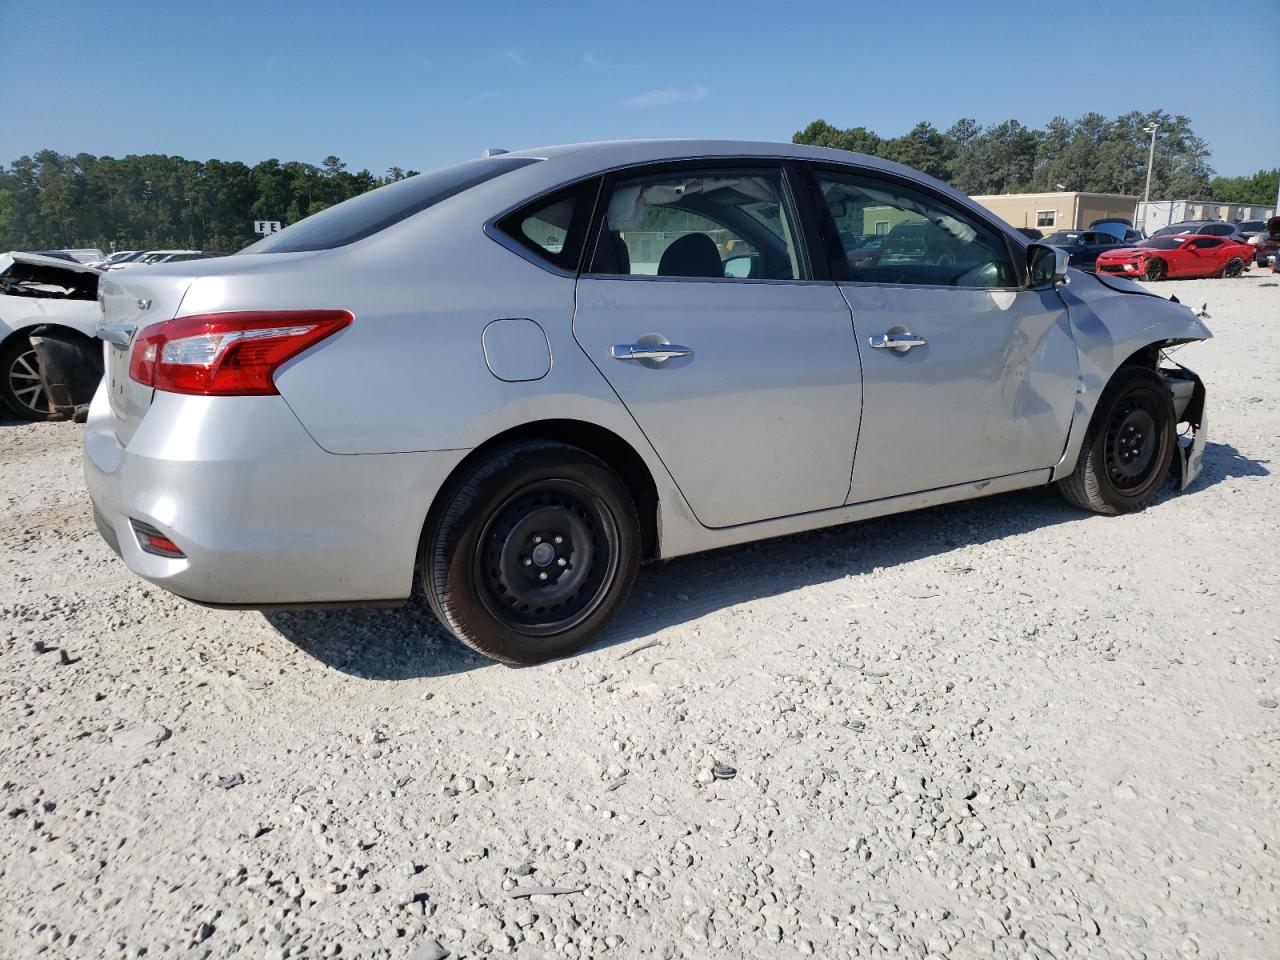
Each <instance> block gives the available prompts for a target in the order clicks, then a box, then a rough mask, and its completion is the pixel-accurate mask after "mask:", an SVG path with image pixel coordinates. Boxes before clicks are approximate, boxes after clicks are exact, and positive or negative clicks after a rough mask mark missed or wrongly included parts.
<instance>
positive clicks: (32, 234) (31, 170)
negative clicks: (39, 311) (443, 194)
mask: <svg viewBox="0 0 1280 960" xmlns="http://www.w3.org/2000/svg"><path fill="white" fill-rule="evenodd" d="M416 172H417V171H414V170H402V169H401V168H399V167H392V168H391V169H390V170H388V171H387V172H386V174H384V175H383V176H380V177H377V176H374V175H373V174H371V173H370V172H369V171H368V170H360V171H359V172H357V173H352V172H350V171H348V170H347V167H346V164H345V163H343V162H342V161H341V160H340V159H338V158H337V157H334V156H330V157H325V159H324V161H323V162H322V163H321V164H320V166H315V165H314V164H310V163H301V162H298V161H292V160H291V161H288V162H286V163H281V162H280V161H279V160H275V159H272V160H263V161H262V162H261V163H257V164H254V165H253V166H249V165H247V164H244V163H240V162H238V161H225V160H209V161H206V162H200V161H198V160H187V159H185V158H183V157H171V156H165V155H163V154H145V155H142V156H127V157H123V158H120V159H117V158H115V157H95V156H94V155H92V154H89V153H80V154H76V155H75V156H69V155H66V154H60V153H57V152H55V151H53V150H41V151H40V152H39V153H37V154H35V155H34V156H25V157H20V158H18V159H17V160H15V161H14V162H13V163H11V164H9V165H8V166H7V167H6V166H0V250H40V249H57V248H67V247H100V248H102V249H103V250H110V249H111V244H112V243H114V244H115V247H116V249H118V250H136V249H144V248H145V249H164V248H183V249H194V250H214V251H223V252H228V253H230V252H234V251H236V250H239V249H240V248H241V247H243V246H245V245H246V244H248V243H251V242H252V241H253V240H255V239H257V238H256V237H255V236H254V233H253V221H254V220H279V221H282V222H283V223H286V224H289V223H294V222H295V221H298V220H301V219H302V218H303V217H306V216H309V215H311V214H313V213H316V212H317V211H320V210H323V209H324V208H325V207H329V206H332V205H333V204H335V203H341V202H342V201H343V200H346V199H348V198H349V197H354V196H356V195H358V194H361V193H364V192H365V191H366V190H372V189H373V188H374V187H379V186H382V185H383V184H384V183H390V182H392V181H394V180H402V179H404V178H405V177H410V176H413V175H414V174H415V173H416Z"/></svg>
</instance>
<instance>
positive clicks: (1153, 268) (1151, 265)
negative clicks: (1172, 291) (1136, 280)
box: [1142, 257, 1169, 280]
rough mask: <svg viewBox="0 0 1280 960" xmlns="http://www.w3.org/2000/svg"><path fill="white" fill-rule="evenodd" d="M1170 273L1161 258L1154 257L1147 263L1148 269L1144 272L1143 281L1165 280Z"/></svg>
mask: <svg viewBox="0 0 1280 960" xmlns="http://www.w3.org/2000/svg"><path fill="white" fill-rule="evenodd" d="M1168 272H1169V267H1168V265H1167V264H1166V263H1165V262H1164V261H1163V260H1161V259H1160V258H1159V257H1152V258H1151V259H1150V260H1148V261H1147V265H1146V267H1144V268H1143V271H1142V279H1143V280H1163V279H1164V278H1165V275H1166V274H1167V273H1168Z"/></svg>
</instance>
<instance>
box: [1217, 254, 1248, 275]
mask: <svg viewBox="0 0 1280 960" xmlns="http://www.w3.org/2000/svg"><path fill="white" fill-rule="evenodd" d="M1242 273H1244V261H1243V260H1241V259H1240V258H1239V257H1232V258H1231V260H1229V261H1228V262H1227V265H1226V266H1225V267H1223V268H1222V275H1223V276H1224V277H1238V276H1240V274H1242Z"/></svg>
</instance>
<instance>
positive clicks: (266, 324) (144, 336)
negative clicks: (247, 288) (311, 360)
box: [129, 310, 355, 397]
mask: <svg viewBox="0 0 1280 960" xmlns="http://www.w3.org/2000/svg"><path fill="white" fill-rule="evenodd" d="M354 319H355V318H354V317H353V316H352V315H351V313H350V312H348V311H346V310H253V311H245V312H242V313H209V314H202V315H200V316H194V317H180V318H179V319H177V320H166V321H165V322H164V323H157V324H153V325H152V326H150V327H147V328H146V329H145V330H142V331H141V332H140V333H139V334H138V336H137V337H136V338H135V340H134V343H133V352H132V353H131V354H130V356H129V376H130V378H131V379H133V380H136V381H137V382H138V383H141V384H145V385H146V386H149V387H155V388H156V389H157V390H167V391H169V392H170V393H188V394H197V395H202V396H223V397H226V396H238V397H244V396H264V395H270V394H274V393H278V392H279V391H278V390H276V385H275V382H274V377H275V372H276V370H278V369H279V368H280V367H281V366H282V365H283V364H284V363H285V362H286V361H287V360H290V359H292V358H293V357H296V356H297V355H298V354H299V353H301V352H302V351H303V350H306V349H307V348H308V347H310V346H313V345H315V344H317V343H319V342H320V341H321V340H323V339H325V338H326V337H329V336H332V335H333V334H335V333H337V332H338V331H339V330H341V329H342V328H343V327H345V326H347V325H348V324H350V323H351V321H352V320H354Z"/></svg>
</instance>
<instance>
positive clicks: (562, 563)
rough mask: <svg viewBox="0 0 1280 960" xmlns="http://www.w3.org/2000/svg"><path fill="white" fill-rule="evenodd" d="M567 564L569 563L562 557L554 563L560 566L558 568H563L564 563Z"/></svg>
mask: <svg viewBox="0 0 1280 960" xmlns="http://www.w3.org/2000/svg"><path fill="white" fill-rule="evenodd" d="M568 562H569V561H568V560H566V559H565V558H564V557H561V558H560V559H559V560H557V561H556V563H558V564H560V566H562V567H563V566H564V565H565V564H566V563H568Z"/></svg>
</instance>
